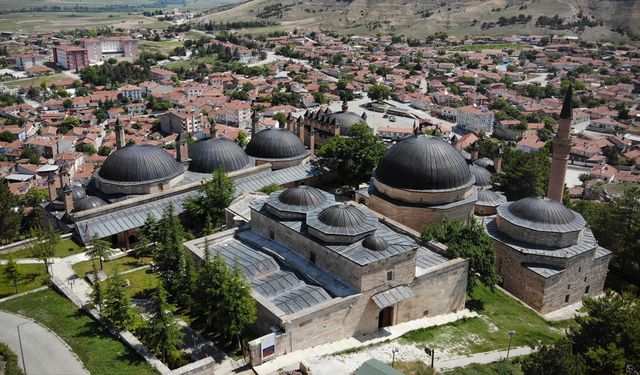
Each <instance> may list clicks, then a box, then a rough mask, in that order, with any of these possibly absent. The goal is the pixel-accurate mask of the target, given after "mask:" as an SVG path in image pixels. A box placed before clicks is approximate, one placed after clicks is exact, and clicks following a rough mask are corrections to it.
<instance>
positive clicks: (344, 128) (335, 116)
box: [326, 112, 367, 135]
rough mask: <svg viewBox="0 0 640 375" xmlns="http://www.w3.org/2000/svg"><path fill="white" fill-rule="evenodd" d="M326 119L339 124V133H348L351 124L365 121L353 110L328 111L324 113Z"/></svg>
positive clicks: (364, 122)
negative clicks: (326, 113) (328, 112)
mask: <svg viewBox="0 0 640 375" xmlns="http://www.w3.org/2000/svg"><path fill="white" fill-rule="evenodd" d="M326 121H327V122H328V123H330V124H333V125H337V126H339V127H340V134H341V135H348V133H349V127H351V125H355V124H366V123H367V122H366V121H365V120H364V119H363V118H362V117H361V116H360V115H358V114H357V113H354V112H336V113H330V114H328V115H326Z"/></svg>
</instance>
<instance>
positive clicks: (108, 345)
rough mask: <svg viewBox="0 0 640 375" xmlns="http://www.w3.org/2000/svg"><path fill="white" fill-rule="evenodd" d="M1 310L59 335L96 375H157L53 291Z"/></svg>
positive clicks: (13, 302)
mask: <svg viewBox="0 0 640 375" xmlns="http://www.w3.org/2000/svg"><path fill="white" fill-rule="evenodd" d="M0 309H2V310H6V311H10V312H14V313H19V314H22V315H24V316H27V317H29V318H31V319H34V320H35V321H37V322H38V323H40V324H42V325H44V326H45V327H47V328H49V329H50V330H52V331H53V332H55V333H56V334H57V335H58V336H60V338H62V340H64V341H65V342H66V343H67V344H68V345H69V346H70V347H71V349H72V350H73V351H74V352H75V353H76V355H78V357H79V358H80V360H81V361H82V363H83V364H84V366H85V367H86V368H87V370H89V372H90V373H91V374H92V375H114V374H123V375H124V374H126V375H148V374H156V371H155V370H154V369H153V368H151V367H150V366H149V365H148V364H147V363H146V362H145V361H144V360H143V359H142V358H140V357H139V356H138V355H137V354H135V353H134V352H133V351H131V350H129V349H128V348H127V347H126V346H125V345H124V344H123V343H122V342H120V341H119V340H117V339H115V338H114V337H112V336H111V335H110V334H109V332H108V331H107V330H106V329H105V328H104V327H103V326H102V325H100V323H97V322H95V321H94V320H92V319H91V318H89V316H87V315H85V314H84V313H83V312H82V311H80V310H78V309H77V308H76V307H75V306H74V305H73V304H72V303H71V302H70V301H68V300H67V299H65V298H64V297H62V296H60V295H59V294H57V293H56V292H55V291H53V290H51V289H47V290H43V291H40V292H35V293H31V294H28V295H25V296H22V297H18V298H16V299H13V300H10V301H6V302H4V303H2V304H0Z"/></svg>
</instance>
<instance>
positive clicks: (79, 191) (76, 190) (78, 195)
mask: <svg viewBox="0 0 640 375" xmlns="http://www.w3.org/2000/svg"><path fill="white" fill-rule="evenodd" d="M86 196H87V192H86V191H85V190H84V188H83V187H82V186H78V185H74V186H72V187H71V197H72V198H73V201H74V202H75V201H77V200H80V199H82V198H84V197H86Z"/></svg>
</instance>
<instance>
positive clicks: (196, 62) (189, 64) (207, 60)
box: [162, 56, 217, 70]
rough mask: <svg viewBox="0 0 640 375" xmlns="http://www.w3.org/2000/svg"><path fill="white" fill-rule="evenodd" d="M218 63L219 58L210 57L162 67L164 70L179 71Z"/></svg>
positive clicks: (176, 62)
mask: <svg viewBox="0 0 640 375" xmlns="http://www.w3.org/2000/svg"><path fill="white" fill-rule="evenodd" d="M216 61H217V58H216V57H215V56H208V57H198V58H195V59H191V60H185V61H175V62H171V63H168V64H165V65H163V66H162V68H163V69H169V70H172V69H179V68H181V67H182V68H189V67H192V66H196V65H199V64H213V63H215V62H216Z"/></svg>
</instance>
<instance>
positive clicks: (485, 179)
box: [469, 165, 491, 187]
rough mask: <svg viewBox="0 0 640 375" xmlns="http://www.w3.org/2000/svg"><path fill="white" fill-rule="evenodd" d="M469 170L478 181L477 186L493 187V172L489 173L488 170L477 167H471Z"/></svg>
mask: <svg viewBox="0 0 640 375" xmlns="http://www.w3.org/2000/svg"><path fill="white" fill-rule="evenodd" d="M469 170H470V171H471V174H472V175H473V177H475V179H476V182H475V185H476V186H480V187H491V172H489V171H488V170H487V169H486V168H483V167H480V166H477V165H470V166H469Z"/></svg>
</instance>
